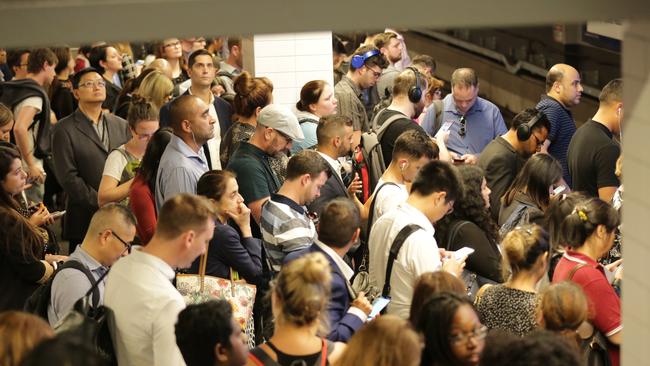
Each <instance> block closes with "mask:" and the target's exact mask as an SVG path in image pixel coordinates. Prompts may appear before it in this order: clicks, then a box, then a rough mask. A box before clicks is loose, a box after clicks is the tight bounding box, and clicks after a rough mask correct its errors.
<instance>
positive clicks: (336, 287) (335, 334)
mask: <svg viewBox="0 0 650 366" xmlns="http://www.w3.org/2000/svg"><path fill="white" fill-rule="evenodd" d="M307 253H321V254H323V255H324V256H325V258H327V260H328V261H329V263H330V267H331V269H332V294H331V297H330V301H329V306H328V308H327V314H328V317H329V322H330V329H331V330H330V334H329V335H328V336H327V339H329V340H330V341H333V342H347V341H348V340H349V339H350V338H351V337H352V335H353V334H354V332H356V331H357V329H359V328H361V326H362V325H363V323H364V321H363V320H361V319H360V318H359V317H358V316H356V315H354V314H352V313H348V309H350V302H351V301H352V294H351V293H350V289H351V286H350V283H349V281H348V280H347V279H346V278H345V276H343V272H341V270H340V269H339V267H338V265H337V264H336V262H334V260H333V259H332V257H330V256H329V254H327V253H325V252H324V251H323V250H322V249H321V248H320V247H319V246H318V245H316V244H312V245H311V246H309V247H308V248H306V249H303V250H301V251H298V252H294V253H290V254H288V255H287V256H286V257H285V259H284V263H288V262H290V261H292V260H294V259H297V258H300V257H301V256H303V255H305V254H307Z"/></svg>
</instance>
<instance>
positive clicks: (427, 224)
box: [398, 202, 436, 235]
mask: <svg viewBox="0 0 650 366" xmlns="http://www.w3.org/2000/svg"><path fill="white" fill-rule="evenodd" d="M398 207H399V209H401V210H402V211H403V212H404V213H405V215H400V216H402V217H408V218H409V219H408V221H409V223H411V224H416V225H419V226H420V227H421V228H422V229H424V231H426V232H428V233H431V235H433V234H435V232H436V230H435V229H434V227H433V224H431V221H429V219H428V218H427V217H426V216H425V215H424V214H423V213H422V211H420V210H418V209H417V208H415V207H413V206H411V205H410V204H408V202H402V203H400V204H399V205H398Z"/></svg>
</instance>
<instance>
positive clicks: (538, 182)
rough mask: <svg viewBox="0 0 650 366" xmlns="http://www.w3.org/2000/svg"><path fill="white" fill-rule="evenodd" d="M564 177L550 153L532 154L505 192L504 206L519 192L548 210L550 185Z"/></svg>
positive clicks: (542, 208)
mask: <svg viewBox="0 0 650 366" xmlns="http://www.w3.org/2000/svg"><path fill="white" fill-rule="evenodd" d="M560 179H562V167H561V166H560V163H558V161H557V160H555V158H554V157H552V156H550V155H548V154H535V155H533V156H531V157H530V158H529V159H528V161H526V164H524V166H523V168H521V170H520V171H519V174H517V176H516V177H515V180H514V181H512V184H511V185H510V188H508V190H507V191H506V193H504V194H503V198H502V200H503V202H502V203H501V205H502V206H509V205H510V204H512V202H513V201H514V199H515V195H516V194H517V193H519V192H521V193H524V194H526V195H527V196H529V197H530V199H531V200H532V201H533V202H534V203H535V205H537V207H538V208H540V209H541V210H542V211H544V210H546V208H547V207H548V204H549V201H550V199H551V196H550V193H549V191H548V190H549V187H551V186H552V185H553V184H555V183H556V182H557V181H559V180H560Z"/></svg>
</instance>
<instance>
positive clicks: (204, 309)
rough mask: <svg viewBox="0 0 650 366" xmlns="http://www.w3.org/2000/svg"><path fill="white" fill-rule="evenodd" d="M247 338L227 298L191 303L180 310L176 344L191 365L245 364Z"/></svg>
mask: <svg viewBox="0 0 650 366" xmlns="http://www.w3.org/2000/svg"><path fill="white" fill-rule="evenodd" d="M245 338H246V336H245V335H244V333H243V332H242V329H241V326H240V325H239V323H237V321H236V320H235V318H234V317H233V316H232V306H231V305H230V303H229V302H227V301H225V300H215V301H208V302H204V303H202V304H196V305H189V306H188V307H186V308H185V309H184V310H183V311H181V312H180V314H178V322H177V323H176V344H177V345H178V348H179V349H180V351H181V353H182V354H183V358H184V359H185V364H187V366H222V365H223V366H244V365H245V364H246V361H247V357H248V347H247V345H246V339H245Z"/></svg>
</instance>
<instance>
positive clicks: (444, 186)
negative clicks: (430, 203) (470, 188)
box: [411, 160, 463, 202]
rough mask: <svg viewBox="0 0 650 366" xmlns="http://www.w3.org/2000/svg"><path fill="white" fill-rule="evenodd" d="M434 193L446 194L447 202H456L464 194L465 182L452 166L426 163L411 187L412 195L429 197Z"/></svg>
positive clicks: (433, 161)
mask: <svg viewBox="0 0 650 366" xmlns="http://www.w3.org/2000/svg"><path fill="white" fill-rule="evenodd" d="M434 192H446V193H447V196H446V199H445V201H447V202H449V201H455V200H456V198H458V197H460V195H461V194H463V182H462V180H461V179H460V177H459V176H458V171H456V168H454V167H453V166H452V165H451V164H449V163H447V162H444V161H440V160H432V161H430V162H428V163H426V164H425V165H424V166H423V167H422V168H420V171H419V172H418V174H417V175H416V176H415V179H414V180H413V184H412V185H411V194H413V193H416V194H419V195H420V196H423V197H424V196H428V195H430V194H432V193H434Z"/></svg>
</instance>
